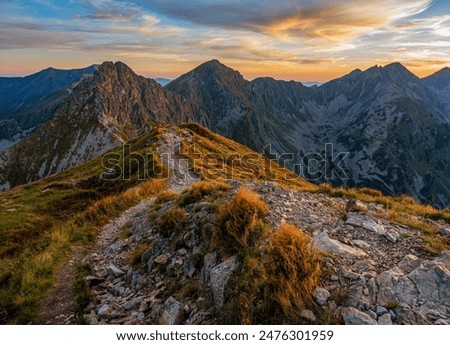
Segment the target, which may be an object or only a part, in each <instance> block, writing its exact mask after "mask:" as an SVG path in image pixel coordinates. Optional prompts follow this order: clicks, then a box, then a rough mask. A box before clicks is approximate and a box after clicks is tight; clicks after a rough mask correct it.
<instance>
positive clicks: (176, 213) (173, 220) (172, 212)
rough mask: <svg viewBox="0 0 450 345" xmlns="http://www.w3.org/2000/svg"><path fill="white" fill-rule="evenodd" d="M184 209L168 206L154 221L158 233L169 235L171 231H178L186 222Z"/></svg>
mask: <svg viewBox="0 0 450 345" xmlns="http://www.w3.org/2000/svg"><path fill="white" fill-rule="evenodd" d="M186 221H187V215H186V211H184V210H183V209H182V208H180V207H178V206H174V207H171V208H169V209H168V210H167V211H166V212H164V213H163V214H162V215H161V217H159V219H158V220H157V222H156V226H157V228H158V231H159V233H160V234H162V235H163V236H165V237H169V236H171V235H172V234H173V233H176V232H179V231H181V230H182V229H183V226H184V225H185V224H186Z"/></svg>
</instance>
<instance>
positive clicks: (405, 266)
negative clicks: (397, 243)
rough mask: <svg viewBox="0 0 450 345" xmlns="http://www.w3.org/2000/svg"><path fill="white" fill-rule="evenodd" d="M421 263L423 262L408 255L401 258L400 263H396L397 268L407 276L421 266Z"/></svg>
mask: <svg viewBox="0 0 450 345" xmlns="http://www.w3.org/2000/svg"><path fill="white" fill-rule="evenodd" d="M422 263H423V260H421V259H419V258H418V257H417V256H415V255H413V254H408V255H406V256H405V257H404V258H403V260H402V261H400V262H399V263H398V268H399V269H401V270H402V271H403V272H404V273H406V274H408V273H411V271H413V270H415V269H416V268H417V267H419V266H420V265H422Z"/></svg>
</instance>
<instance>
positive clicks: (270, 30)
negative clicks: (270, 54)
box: [135, 0, 432, 41]
mask: <svg viewBox="0 0 450 345" xmlns="http://www.w3.org/2000/svg"><path fill="white" fill-rule="evenodd" d="M431 2H432V0H372V1H366V0H342V1H339V2H337V1H328V0H316V1H312V0H306V1H305V0H303V1H273V0H261V1H246V2H243V1H218V0H212V1H211V0H210V1H199V0H192V1H189V2H187V1H181V0H175V1H165V0H150V1H139V0H136V1H135V3H137V4H139V5H141V6H143V7H147V8H151V9H152V10H155V11H157V12H159V13H160V14H162V15H164V16H168V17H170V18H174V19H178V20H183V21H186V22H190V23H194V24H198V25H205V26H213V27H219V28H224V29H231V30H235V29H244V30H250V31H254V32H259V33H263V34H266V35H269V36H273V37H281V38H282V37H285V38H289V37H291V38H298V37H303V38H306V39H323V40H327V41H337V40H341V39H345V38H351V37H356V36H359V35H361V34H363V33H366V32H368V31H370V30H372V29H374V28H377V27H380V26H383V25H385V24H387V23H389V22H391V21H394V20H398V19H402V18H406V17H410V16H412V15H415V14H418V13H420V12H423V11H424V10H426V9H427V8H428V7H429V6H430V4H431Z"/></svg>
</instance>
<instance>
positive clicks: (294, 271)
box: [223, 224, 321, 324]
mask: <svg viewBox="0 0 450 345" xmlns="http://www.w3.org/2000/svg"><path fill="white" fill-rule="evenodd" d="M310 240H311V239H310V238H309V236H307V235H306V234H305V233H303V232H302V231H301V230H299V229H298V228H296V227H295V226H293V225H289V224H285V225H282V226H281V227H279V228H278V229H276V230H275V231H274V232H273V233H272V235H271V236H270V237H269V241H268V242H267V243H265V244H262V246H263V248H264V250H263V251H262V252H261V251H260V250H258V251H253V252H249V253H248V254H247V255H246V256H245V257H244V267H243V270H242V272H243V273H242V275H241V277H240V280H239V282H238V284H237V286H238V288H237V291H236V298H237V299H238V301H239V302H237V303H229V304H228V305H227V306H226V308H225V309H224V311H223V316H224V317H225V318H226V320H225V321H228V322H232V323H241V324H280V323H288V324H296V323H299V322H300V320H301V318H300V313H301V311H302V310H303V309H304V308H305V307H307V306H311V305H312V303H313V302H312V292H313V290H314V288H315V287H316V286H317V285H318V284H319V281H320V277H321V258H320V256H319V255H318V254H317V253H316V252H315V251H314V250H313V249H312V247H311V245H310ZM259 245H261V243H259Z"/></svg>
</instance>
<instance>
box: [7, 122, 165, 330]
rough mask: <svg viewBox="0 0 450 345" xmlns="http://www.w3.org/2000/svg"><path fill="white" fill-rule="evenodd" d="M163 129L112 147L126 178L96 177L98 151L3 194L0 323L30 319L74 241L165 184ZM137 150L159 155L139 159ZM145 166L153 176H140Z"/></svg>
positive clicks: (91, 235) (82, 241)
mask: <svg viewBox="0 0 450 345" xmlns="http://www.w3.org/2000/svg"><path fill="white" fill-rule="evenodd" d="M159 134H160V131H158V130H155V131H153V132H152V133H150V134H149V135H145V136H143V137H141V138H139V139H137V140H134V141H132V142H131V143H130V150H128V151H127V154H126V155H123V151H122V148H121V147H119V148H116V149H113V150H111V151H110V152H109V153H110V154H114V155H116V156H117V155H121V160H120V162H118V163H119V165H121V166H125V167H128V166H129V167H130V168H129V169H128V168H127V169H125V170H126V172H125V177H126V179H122V178H118V179H117V180H115V181H107V180H103V179H101V178H99V176H100V174H101V173H102V172H103V171H104V170H105V168H104V167H103V165H102V161H101V158H97V159H94V160H92V161H90V162H88V163H86V164H83V165H80V166H77V167H74V168H72V169H69V170H67V171H65V172H63V173H61V174H58V175H55V176H52V177H49V178H47V179H44V180H42V181H39V182H37V183H33V184H30V185H27V186H22V187H19V188H15V189H13V190H11V191H9V192H7V193H3V194H1V196H0V200H1V204H0V243H1V245H0V323H2V324H3V323H18V324H25V323H29V322H32V321H33V320H34V318H35V317H36V315H37V311H38V307H39V302H40V301H41V299H42V298H43V296H45V294H46V292H47V291H48V289H49V288H50V287H51V286H52V283H53V272H54V270H55V268H56V267H58V265H59V264H61V262H62V260H63V259H64V258H65V257H66V256H67V254H68V252H69V251H70V249H71V247H72V246H73V245H75V244H87V243H89V242H90V241H91V240H92V239H93V238H94V237H95V235H96V233H97V231H98V230H99V229H100V227H101V226H102V225H103V224H105V223H106V222H107V221H108V220H109V219H110V218H111V217H113V216H115V215H118V214H119V213H120V212H122V211H123V210H125V209H127V208H129V207H130V206H132V205H134V204H136V203H137V202H139V201H140V200H142V199H143V198H145V197H148V196H149V195H153V194H155V193H157V192H159V191H160V190H162V189H163V188H164V186H165V182H166V180H164V179H160V178H159V177H160V176H162V175H163V176H164V174H163V171H164V170H165V169H166V168H164V167H163V166H162V164H161V162H160V161H159V159H158V158H157V156H156V155H155V154H154V152H155V147H156V142H157V140H158V139H159ZM136 153H139V154H141V155H144V154H149V155H153V156H154V159H152V160H149V162H147V163H146V164H140V163H141V162H139V163H137V160H136V159H135V158H136V157H137V156H136ZM116 156H113V157H116ZM117 157H119V156H117ZM122 163H123V165H122ZM116 172H117V171H116ZM117 173H118V174H119V172H117ZM121 173H123V172H121ZM144 173H145V174H147V175H148V176H149V177H150V179H147V180H141V179H139V177H142V176H144ZM166 175H167V171H166ZM156 176H157V177H158V178H155V179H152V177H156Z"/></svg>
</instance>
